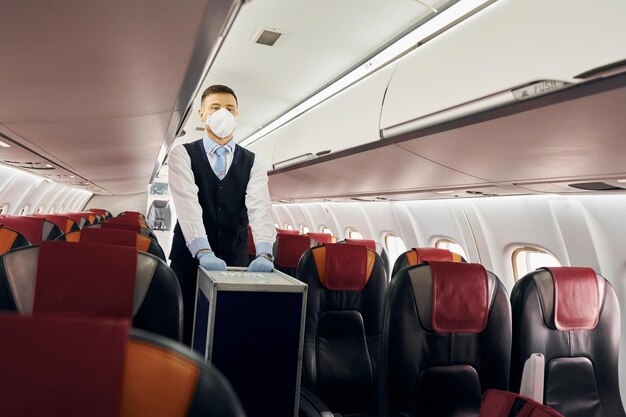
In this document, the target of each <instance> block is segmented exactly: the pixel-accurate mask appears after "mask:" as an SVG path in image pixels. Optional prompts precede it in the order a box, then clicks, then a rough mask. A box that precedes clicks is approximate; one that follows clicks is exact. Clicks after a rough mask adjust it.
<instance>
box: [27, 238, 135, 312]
mask: <svg viewBox="0 0 626 417" xmlns="http://www.w3.org/2000/svg"><path fill="white" fill-rule="evenodd" d="M136 272H137V250H136V249H135V248H134V247H132V248H131V247H126V246H113V245H98V244H94V243H73V242H57V241H43V242H41V247H40V249H39V260H38V262H37V280H36V284H35V298H34V302H33V313H72V314H80V315H86V316H100V317H103V316H104V317H117V318H131V317H132V314H133V301H134V294H135V275H136Z"/></svg>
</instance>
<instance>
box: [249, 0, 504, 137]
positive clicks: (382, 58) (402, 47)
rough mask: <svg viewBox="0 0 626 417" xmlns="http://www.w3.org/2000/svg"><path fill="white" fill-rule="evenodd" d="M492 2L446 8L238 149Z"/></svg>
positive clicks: (476, 0) (473, 0)
mask: <svg viewBox="0 0 626 417" xmlns="http://www.w3.org/2000/svg"><path fill="white" fill-rule="evenodd" d="M492 1H493V0H461V1H459V2H458V3H456V4H454V5H453V6H451V7H449V8H447V9H446V10H444V11H443V12H441V13H439V14H435V15H434V16H433V17H432V18H431V19H429V20H428V21H426V22H425V23H424V24H422V25H420V26H419V27H418V28H416V29H415V30H413V31H411V32H409V33H408V34H407V35H405V36H403V37H402V38H400V39H398V40H397V41H396V42H394V43H392V44H391V45H389V46H388V47H387V48H385V49H383V50H382V51H381V52H379V53H378V54H376V55H375V56H374V57H373V58H371V59H370V60H369V61H367V62H366V63H364V64H362V65H360V66H358V67H357V68H355V69H354V70H352V71H350V72H349V73H347V74H346V75H345V76H343V77H341V78H340V79H338V80H337V81H335V82H334V83H332V84H331V85H329V86H328V87H326V88H324V89H322V90H321V91H319V92H318V93H316V94H314V95H313V96H311V97H309V98H308V99H306V100H304V101H303V102H302V103H300V104H298V105H297V106H296V107H294V108H293V109H291V110H289V111H288V112H286V113H284V114H283V115H282V116H280V117H279V118H278V119H276V120H274V121H273V122H271V123H270V124H268V125H266V126H265V127H263V128H262V129H261V130H259V131H257V132H256V133H254V134H252V135H250V136H248V137H247V138H245V139H244V140H242V141H241V143H240V145H241V146H247V145H251V144H252V143H254V142H256V141H257V140H259V139H261V138H262V137H264V136H266V135H267V134H268V133H270V132H272V131H274V130H276V129H278V128H279V127H281V126H282V125H284V124H286V123H287V122H289V121H291V120H293V119H294V118H296V117H297V116H299V115H301V114H302V113H304V112H306V111H308V110H310V109H312V108H313V107H315V106H317V105H318V104H320V103H322V102H323V101H325V100H327V99H329V98H330V97H332V96H334V95H335V94H337V93H338V92H340V91H342V90H344V89H345V88H347V87H349V86H350V85H352V84H354V83H356V82H357V81H359V80H361V79H363V78H365V77H366V76H368V75H369V74H371V73H372V72H374V71H376V70H377V69H379V68H381V67H383V66H385V65H387V64H389V63H390V62H392V61H394V60H395V59H397V58H399V57H400V56H402V55H403V54H404V53H406V52H407V51H410V50H411V49H413V48H415V47H416V46H417V45H418V44H420V43H421V42H423V41H424V40H426V39H428V38H429V37H431V36H433V35H434V34H436V33H437V32H439V31H441V30H442V29H444V28H446V27H447V26H449V25H451V24H452V23H454V22H456V21H457V20H460V19H463V18H464V17H465V16H467V15H468V14H471V13H473V12H474V11H476V10H477V9H478V8H480V7H481V6H483V5H485V4H486V3H489V2H492Z"/></svg>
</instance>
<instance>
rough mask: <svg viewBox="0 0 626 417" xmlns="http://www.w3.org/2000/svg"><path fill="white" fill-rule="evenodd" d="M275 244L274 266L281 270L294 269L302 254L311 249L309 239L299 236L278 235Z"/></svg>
mask: <svg viewBox="0 0 626 417" xmlns="http://www.w3.org/2000/svg"><path fill="white" fill-rule="evenodd" d="M276 242H277V246H276V265H278V266H280V267H283V268H296V267H297V266H298V261H299V260H300V258H301V257H302V254H303V253H304V252H306V251H307V250H308V249H309V248H310V247H311V239H309V238H308V237H307V236H301V235H293V234H279V235H278V236H277V237H276Z"/></svg>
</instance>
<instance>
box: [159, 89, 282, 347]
mask: <svg viewBox="0 0 626 417" xmlns="http://www.w3.org/2000/svg"><path fill="white" fill-rule="evenodd" d="M237 106H238V102H237V96H236V95H235V92H234V91H233V90H232V89H230V88H229V87H226V86H224V85H213V86H211V87H209V88H207V89H206V90H205V91H204V93H203V94H202V101H201V106H200V110H199V111H198V112H199V114H200V119H201V120H202V122H203V123H204V124H205V129H206V137H205V138H203V139H200V140H197V141H195V142H191V143H186V144H184V145H181V146H177V147H175V148H174V149H173V150H172V151H171V153H170V156H169V162H168V166H169V174H168V176H169V186H170V190H171V191H170V192H171V194H172V198H173V200H174V206H175V208H176V214H177V216H178V222H177V224H176V227H175V228H174V239H173V242H172V250H171V252H170V259H171V261H172V262H171V268H172V269H173V270H174V272H175V273H176V276H177V277H178V281H179V282H180V287H181V290H182V294H183V305H184V323H183V329H184V330H183V342H184V343H185V344H187V345H190V344H191V335H192V326H193V312H194V306H195V293H196V281H197V270H198V265H201V266H202V267H204V268H205V269H207V270H213V271H226V266H227V265H228V266H246V265H248V261H249V259H248V243H247V242H248V223H249V224H250V227H251V229H252V234H253V236H254V243H255V246H256V253H257V254H258V255H257V256H256V258H255V259H254V260H253V261H252V262H251V263H250V265H249V266H248V271H250V272H271V271H272V270H273V268H274V263H273V261H274V258H273V257H272V246H273V244H274V240H275V237H276V236H275V235H276V231H275V229H274V222H273V220H272V213H271V200H270V196H269V190H268V188H267V182H268V178H267V170H266V168H265V166H264V164H263V163H262V161H261V160H260V159H259V158H255V155H254V153H252V152H250V151H249V150H247V149H244V148H242V147H240V146H239V145H237V144H236V143H235V141H234V140H233V132H234V131H235V127H236V125H237V115H238V110H237Z"/></svg>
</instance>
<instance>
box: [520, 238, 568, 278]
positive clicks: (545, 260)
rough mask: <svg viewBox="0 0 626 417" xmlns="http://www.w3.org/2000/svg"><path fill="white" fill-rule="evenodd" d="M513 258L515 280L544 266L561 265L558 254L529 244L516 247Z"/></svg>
mask: <svg viewBox="0 0 626 417" xmlns="http://www.w3.org/2000/svg"><path fill="white" fill-rule="evenodd" d="M512 260H513V275H514V276H515V281H517V280H518V279H520V278H522V277H523V276H524V275H526V274H528V273H529V272H532V271H534V270H536V269H539V268H541V267H544V266H561V263H560V262H559V260H558V259H556V256H554V255H552V254H551V253H550V252H548V251H546V250H544V249H539V248H535V247H529V246H525V247H523V248H517V249H515V250H514V251H513V257H512Z"/></svg>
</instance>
